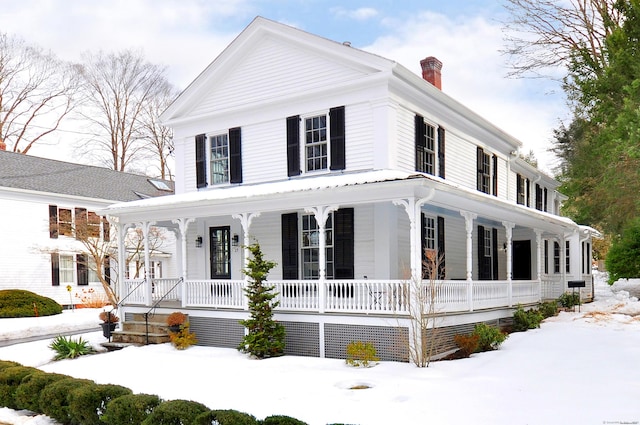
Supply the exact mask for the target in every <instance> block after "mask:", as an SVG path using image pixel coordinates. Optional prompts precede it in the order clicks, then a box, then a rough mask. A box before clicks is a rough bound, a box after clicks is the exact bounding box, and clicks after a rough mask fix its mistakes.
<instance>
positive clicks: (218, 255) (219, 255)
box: [209, 226, 231, 279]
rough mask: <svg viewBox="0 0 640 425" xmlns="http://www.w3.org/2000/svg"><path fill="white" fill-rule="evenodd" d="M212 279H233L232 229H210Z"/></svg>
mask: <svg viewBox="0 0 640 425" xmlns="http://www.w3.org/2000/svg"><path fill="white" fill-rule="evenodd" d="M209 252H210V262H211V279H231V229H230V227H229V226H224V227H210V228H209Z"/></svg>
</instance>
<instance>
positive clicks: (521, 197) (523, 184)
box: [516, 174, 529, 206]
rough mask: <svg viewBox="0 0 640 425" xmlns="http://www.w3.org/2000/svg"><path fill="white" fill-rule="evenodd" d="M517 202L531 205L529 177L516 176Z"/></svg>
mask: <svg viewBox="0 0 640 425" xmlns="http://www.w3.org/2000/svg"><path fill="white" fill-rule="evenodd" d="M516 192H517V193H516V202H517V203H518V204H519V205H526V206H529V179H527V178H525V177H523V176H521V175H520V174H518V175H517V177H516Z"/></svg>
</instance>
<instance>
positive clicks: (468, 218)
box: [460, 211, 478, 311]
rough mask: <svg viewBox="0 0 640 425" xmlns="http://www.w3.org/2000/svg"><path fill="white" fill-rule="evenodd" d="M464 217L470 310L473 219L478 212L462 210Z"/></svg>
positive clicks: (471, 305) (470, 305)
mask: <svg viewBox="0 0 640 425" xmlns="http://www.w3.org/2000/svg"><path fill="white" fill-rule="evenodd" d="M460 215H461V216H462V217H464V228H465V230H466V232H467V283H468V286H467V296H468V299H469V311H473V220H475V219H476V218H478V214H476V213H472V212H469V211H460Z"/></svg>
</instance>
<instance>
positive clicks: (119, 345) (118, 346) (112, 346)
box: [100, 341, 140, 351]
mask: <svg viewBox="0 0 640 425" xmlns="http://www.w3.org/2000/svg"><path fill="white" fill-rule="evenodd" d="M100 345H102V346H103V347H104V348H106V349H107V351H116V350H122V349H123V348H126V347H140V344H134V343H132V342H113V341H112V342H103V343H102V344H100Z"/></svg>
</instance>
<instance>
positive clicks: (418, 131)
mask: <svg viewBox="0 0 640 425" xmlns="http://www.w3.org/2000/svg"><path fill="white" fill-rule="evenodd" d="M414 123H415V124H414V127H415V146H414V151H415V158H416V164H415V165H416V171H424V163H423V161H424V149H425V148H426V147H427V140H426V138H425V126H424V117H422V116H420V115H418V114H416V116H415V121H414Z"/></svg>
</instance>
